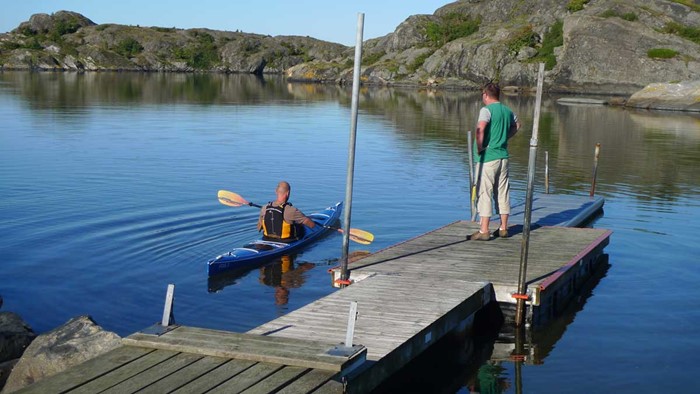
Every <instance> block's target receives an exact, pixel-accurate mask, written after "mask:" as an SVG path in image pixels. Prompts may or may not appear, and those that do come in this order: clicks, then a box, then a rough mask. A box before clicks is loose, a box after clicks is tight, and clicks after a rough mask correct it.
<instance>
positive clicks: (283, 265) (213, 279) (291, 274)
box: [207, 255, 316, 305]
mask: <svg viewBox="0 0 700 394" xmlns="http://www.w3.org/2000/svg"><path fill="white" fill-rule="evenodd" d="M295 258H296V255H284V256H282V257H280V258H278V259H274V260H272V261H271V262H269V263H267V264H265V265H264V266H262V267H260V276H259V281H260V283H262V284H264V285H266V286H270V287H272V288H274V289H275V304H277V305H286V304H287V302H289V290H290V289H295V288H299V287H301V286H302V285H303V284H304V282H305V280H306V276H305V275H304V273H305V272H306V271H308V270H310V269H312V268H314V267H315V266H316V265H315V264H313V263H309V262H300V263H295V262H294V260H295ZM251 271H252V270H251V269H250V268H248V269H240V270H233V271H230V272H227V273H225V274H222V275H217V276H210V277H209V279H208V281H207V287H208V290H209V292H210V293H215V292H219V291H222V290H223V289H224V288H225V287H228V286H232V285H234V284H236V283H237V282H238V280H239V279H241V278H243V277H244V276H246V275H247V274H248V273H250V272H251Z"/></svg>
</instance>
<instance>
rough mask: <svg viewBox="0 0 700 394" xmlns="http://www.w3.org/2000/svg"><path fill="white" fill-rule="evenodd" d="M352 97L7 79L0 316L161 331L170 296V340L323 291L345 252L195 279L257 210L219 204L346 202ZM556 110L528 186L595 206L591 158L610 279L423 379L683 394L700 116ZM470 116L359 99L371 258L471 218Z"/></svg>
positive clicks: (256, 81) (528, 107)
mask: <svg viewBox="0 0 700 394" xmlns="http://www.w3.org/2000/svg"><path fill="white" fill-rule="evenodd" d="M349 90H350V89H349V87H339V86H335V85H305V84H288V83H286V82H285V81H284V80H283V79H282V78H277V77H269V76H265V77H264V78H256V77H254V76H249V75H222V74H164V73H148V74H146V73H84V74H78V73H26V72H0V120H1V121H2V124H3V127H2V128H1V129H0V195H1V196H2V201H3V204H0V218H1V219H2V220H0V233H2V234H3V236H2V238H1V239H0V256H2V258H3V260H2V267H3V268H2V276H0V286H1V287H0V293H1V294H2V296H3V299H4V303H5V304H4V305H3V310H12V311H15V312H18V313H20V314H21V315H22V316H23V317H24V318H25V319H27V321H28V322H29V323H30V325H31V326H32V327H33V328H34V329H35V330H37V331H38V332H40V333H41V332H45V331H48V330H50V329H52V328H54V327H56V326H58V325H60V324H62V323H64V322H65V321H67V320H68V319H69V318H71V317H73V316H77V315H80V314H90V315H92V316H93V317H94V319H95V320H96V321H97V322H98V323H99V324H101V325H102V326H103V327H105V328H106V329H108V330H112V331H115V332H117V333H118V334H119V335H122V336H124V335H128V334H130V333H132V332H134V331H137V330H139V329H142V328H143V327H145V326H148V325H149V324H150V323H151V322H152V321H156V320H157V319H158V318H159V317H160V314H161V313H162V304H161V302H162V299H163V293H164V291H165V288H166V286H167V284H169V283H175V284H176V300H177V301H176V303H175V313H176V314H177V316H178V322H179V323H181V324H188V325H197V326H204V327H209V328H215V329H225V330H232V331H247V330H249V329H251V328H253V327H256V326H258V325H260V324H262V323H264V322H267V321H269V320H271V319H274V318H275V317H277V316H278V315H279V314H280V313H286V312H287V311H291V310H295V309H297V308H300V307H302V306H304V305H306V304H308V303H309V302H311V301H313V300H316V299H318V298H320V297H323V296H324V295H326V294H329V293H330V292H332V291H334V289H333V288H332V287H331V286H330V280H329V276H328V274H327V272H326V269H325V268H323V269H320V268H319V265H329V264H335V261H336V260H337V258H338V256H339V255H340V248H341V239H340V236H339V235H337V234H333V235H330V236H329V237H327V238H325V239H323V240H321V241H320V242H319V243H317V244H315V245H313V246H311V247H310V248H308V249H305V250H304V251H302V252H300V253H299V254H298V255H296V256H292V258H290V259H289V260H287V261H283V260H278V261H273V262H270V263H269V264H268V265H265V266H263V267H262V268H259V269H254V270H251V271H246V272H241V273H238V274H236V275H231V276H229V277H226V278H225V279H223V280H222V281H221V282H218V283H211V282H209V283H208V281H207V276H206V269H205V265H206V261H208V260H209V259H211V258H213V257H214V256H216V255H218V254H220V253H222V252H223V251H226V250H231V249H232V248H234V247H237V246H240V245H243V244H244V243H245V242H248V241H249V240H250V239H251V238H253V237H255V235H256V234H255V230H254V228H255V222H256V220H257V211H256V210H243V209H241V210H231V209H230V208H227V207H223V206H220V204H218V202H217V201H216V191H217V190H219V189H224V188H225V189H234V190H240V191H241V192H243V193H245V195H246V196H250V198H252V199H254V200H256V201H258V200H259V201H263V199H264V198H267V196H268V195H269V193H270V190H271V188H272V187H273V186H274V184H276V182H277V181H278V180H280V179H287V180H289V181H291V183H292V185H294V190H295V191H294V194H293V197H292V198H293V201H294V204H295V206H298V207H299V208H300V209H302V211H314V210H315V209H319V208H322V207H325V206H327V205H328V204H330V203H333V202H335V201H338V200H339V199H342V198H343V195H344V182H345V176H346V174H345V168H346V157H347V156H346V155H347V141H348V130H349V108H350V91H349ZM557 98H559V97H558V96H555V95H551V96H547V95H546V96H545V97H544V99H543V107H542V115H541V119H540V130H539V141H538V146H539V149H538V152H539V155H538V165H537V174H536V180H537V185H536V189H537V190H541V189H542V183H543V182H542V178H543V170H544V168H543V164H542V163H543V159H544V154H543V152H544V151H548V152H549V158H550V160H549V163H550V171H551V191H552V192H553V193H563V194H586V193H587V192H588V190H589V186H590V181H591V179H590V178H591V175H592V169H593V168H592V167H593V153H594V147H595V144H596V143H601V145H602V150H601V156H600V167H599V171H598V183H597V193H598V194H599V195H602V196H604V197H605V198H606V203H605V213H604V215H603V216H602V217H600V218H598V219H596V220H595V221H594V222H593V223H592V224H591V225H592V226H595V227H600V228H608V229H611V230H612V231H613V235H612V238H611V243H610V245H609V246H608V247H607V248H606V252H607V253H609V255H610V263H611V265H612V266H611V268H610V270H609V271H607V272H606V273H604V275H607V276H606V277H605V280H603V281H600V283H598V284H597V285H596V286H595V287H594V288H593V290H591V292H590V295H586V296H584V297H583V299H582V302H580V303H578V304H576V305H574V306H573V309H574V311H573V312H572V313H571V315H568V317H567V316H564V317H563V318H561V319H560V320H558V321H555V322H553V323H552V324H551V325H549V326H548V329H547V330H545V331H543V332H534V333H532V335H531V336H529V337H528V336H525V337H516V336H515V334H513V333H509V332H508V331H507V330H502V332H501V335H499V336H497V337H491V338H488V337H486V338H484V340H483V341H482V342H483V343H482V344H481V345H477V344H470V345H467V344H466V343H463V342H459V338H457V339H455V338H452V339H448V340H447V342H446V343H448V345H446V346H444V347H441V348H436V350H435V352H436V353H434V354H433V355H434V357H433V358H432V359H431V360H433V361H432V362H430V363H428V364H429V366H431V367H432V368H431V369H421V368H419V369H413V371H414V375H415V376H416V377H420V378H421V379H425V380H426V382H428V383H427V384H432V386H431V387H438V388H443V391H444V392H468V391H470V390H477V389H479V390H481V391H482V392H483V391H486V390H487V389H488V388H492V389H496V390H505V391H506V392H513V391H518V390H521V389H522V390H524V391H526V392H563V391H571V387H575V388H576V389H577V390H576V391H578V392H596V391H604V392H620V391H627V392H629V391H657V392H684V390H687V388H688V387H694V386H693V385H694V381H693V380H692V379H693V378H691V377H692V376H694V375H695V374H697V373H698V372H700V371H699V370H698V367H696V364H697V363H696V362H695V361H696V358H697V351H696V350H697V343H696V342H697V341H696V340H695V339H694V338H695V331H694V329H695V327H697V326H698V325H700V310H698V308H696V307H695V305H694V301H693V300H696V299H697V298H698V297H700V287H698V286H697V285H696V284H697V282H698V281H700V270H698V267H697V264H696V262H697V256H698V253H699V252H700V250H698V243H697V234H698V233H699V232H700V222H699V221H698V220H696V219H697V218H698V216H699V214H700V202H699V201H698V198H697V197H698V195H699V194H700V175H699V174H700V173H699V172H698V170H697V169H698V168H699V164H700V162H699V161H700V137H699V134H698V133H699V131H698V130H700V128H699V127H698V125H699V123H700V116H698V114H683V113H663V112H648V111H639V110H627V109H623V108H611V107H607V106H574V105H560V104H557V102H556V99H557ZM503 101H504V102H505V103H506V104H508V105H509V106H511V107H512V108H513V109H514V110H515V112H516V113H518V115H519V117H520V118H521V120H523V123H524V127H523V129H522V130H523V131H522V132H521V133H520V135H517V136H516V137H515V138H514V139H513V140H512V141H511V172H512V174H513V175H512V180H513V185H512V188H513V191H512V193H513V195H512V197H513V200H514V201H515V203H522V201H523V200H524V192H525V179H526V172H527V162H528V152H529V137H530V134H529V133H530V129H531V126H532V116H533V115H532V114H533V113H534V101H535V100H534V97H529V96H506V97H504V98H503ZM479 107H480V102H479V97H478V94H475V93H473V92H459V91H454V92H452V91H431V90H419V91H416V90H401V89H391V88H377V89H374V88H372V89H367V88H363V89H361V92H360V117H359V120H358V139H357V158H356V159H357V160H356V163H355V165H356V173H355V185H354V194H353V210H352V213H353V216H352V226H353V227H358V228H363V229H367V230H368V231H371V232H372V233H373V234H375V236H376V238H375V241H374V242H373V243H372V245H370V246H368V247H367V250H368V251H369V252H375V251H377V250H379V249H381V248H385V247H388V246H390V245H393V244H396V243H399V242H402V241H405V240H406V239H408V238H411V237H414V236H416V235H419V234H422V233H425V232H427V231H429V230H432V229H435V228H437V227H440V226H442V225H445V224H446V223H450V222H452V221H454V220H458V219H466V218H467V217H468V215H469V199H468V185H467V160H468V156H467V154H466V146H467V141H466V131H467V130H469V129H472V130H473V128H474V125H475V124H476V116H477V114H478V109H479ZM271 185H272V186H271ZM353 247H357V246H353ZM363 248H365V247H364V246H363ZM352 252H359V251H357V250H352ZM314 268H316V269H314ZM429 269H430V267H429V266H426V270H429ZM205 287H206V288H205ZM207 290H209V291H207ZM640 296H641V297H642V298H641V299H640ZM56 300H60V302H56ZM640 303H641V304H640ZM584 304H585V305H584ZM635 305H641V306H639V307H634V306H635ZM584 306H585V307H584ZM360 313H361V312H360ZM517 338H521V339H522V342H520V340H519V339H518V340H517V341H516V339H517ZM450 341H456V342H450ZM516 342H518V343H522V345H523V346H522V349H520V350H516V349H517V348H518V344H517V343H516ZM455 344H456V345H455ZM452 345H454V346H452ZM472 347H473V349H474V351H473V352H466V351H465V349H467V348H472ZM640 347H641V348H640ZM640 351H641V352H643V353H644V354H653V355H654V357H639V354H640ZM466 354H471V355H472V357H467V356H466ZM513 356H517V357H515V358H513ZM521 356H522V357H524V358H523V361H519V360H518V357H521ZM436 360H437V361H436ZM519 363H520V364H519ZM678 365H683V366H684V368H677V366H678ZM482 367H483V370H482ZM409 370H411V369H409ZM659 370H663V371H664V374H663V375H664V376H663V377H660V376H659V374H658V373H657V372H658V371H659ZM425 371H432V372H431V373H430V374H427V375H426V373H425ZM572 371H576V373H572ZM581 371H585V372H583V373H582V372H581ZM611 371H614V373H611ZM426 376H428V377H426ZM430 376H433V377H434V378H430ZM479 376H481V378H479ZM591 376H593V377H595V378H594V379H592V378H591ZM404 379H405V382H412V380H411V379H410V378H409V377H404ZM431 379H433V380H431ZM416 384H417V386H416V387H423V386H418V384H420V382H416ZM404 387H405V386H404Z"/></svg>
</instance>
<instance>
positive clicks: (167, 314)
mask: <svg viewBox="0 0 700 394" xmlns="http://www.w3.org/2000/svg"><path fill="white" fill-rule="evenodd" d="M174 296H175V285H173V284H169V285H168V291H167V292H166V293H165V306H164V307H163V319H162V320H161V322H160V325H161V326H163V327H167V326H169V325H170V324H172V323H174V320H175V319H173V297H174Z"/></svg>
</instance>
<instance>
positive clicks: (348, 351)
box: [326, 345, 365, 358]
mask: <svg viewBox="0 0 700 394" xmlns="http://www.w3.org/2000/svg"><path fill="white" fill-rule="evenodd" d="M364 348H365V347H364V346H362V345H353V346H345V345H336V346H333V348H331V349H328V351H327V352H326V354H328V355H330V356H341V357H348V358H349V357H351V356H353V355H354V354H355V353H357V352H359V351H361V350H362V349H364Z"/></svg>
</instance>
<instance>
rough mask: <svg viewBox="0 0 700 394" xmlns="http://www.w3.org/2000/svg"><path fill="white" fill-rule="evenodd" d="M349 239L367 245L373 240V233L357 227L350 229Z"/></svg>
mask: <svg viewBox="0 0 700 394" xmlns="http://www.w3.org/2000/svg"><path fill="white" fill-rule="evenodd" d="M350 240H352V241H355V242H357V243H360V244H363V245H369V244H371V243H372V241H374V234H372V233H370V232H367V231H363V230H360V229H357V228H351V229H350Z"/></svg>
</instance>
